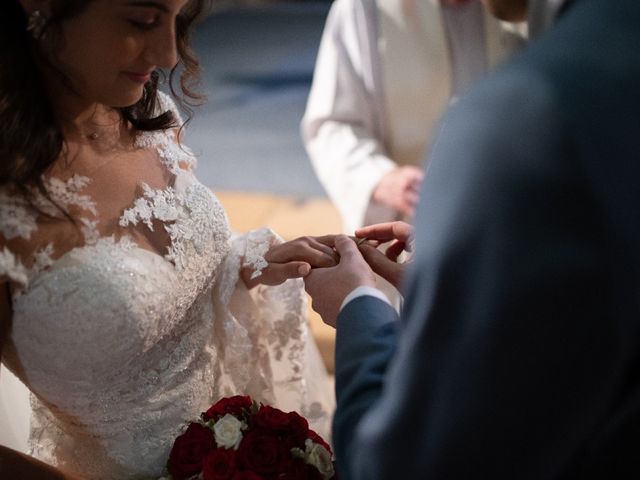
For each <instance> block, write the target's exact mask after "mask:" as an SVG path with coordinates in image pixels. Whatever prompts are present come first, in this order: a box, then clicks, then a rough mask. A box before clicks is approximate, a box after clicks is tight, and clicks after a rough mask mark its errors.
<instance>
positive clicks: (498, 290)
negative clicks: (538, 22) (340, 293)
mask: <svg viewBox="0 0 640 480" xmlns="http://www.w3.org/2000/svg"><path fill="white" fill-rule="evenodd" d="M418 212H419V213H418V218H417V224H416V237H417V240H416V241H417V245H416V252H417V253H416V258H415V260H414V263H413V266H412V268H411V270H410V272H409V275H408V278H407V282H406V285H405V287H406V288H405V298H406V303H405V309H404V313H403V318H402V320H401V321H400V322H397V321H396V319H395V318H394V314H393V311H392V310H391V309H390V308H388V307H387V306H386V305H385V304H384V302H381V301H379V300H378V299H375V298H372V297H362V298H359V299H357V300H355V301H353V302H352V303H351V304H349V305H347V307H346V308H345V309H344V310H343V311H342V312H341V314H340V317H339V319H338V334H337V335H338V337H337V352H336V357H337V358H336V362H337V374H336V391H337V398H338V408H337V412H336V416H335V422H334V443H335V448H336V454H337V458H338V466H339V471H340V473H341V479H342V480H356V479H357V480H376V479H398V478H401V479H422V478H424V479H429V480H436V479H466V478H470V479H471V478H472V479H478V478H482V479H484V478H487V479H497V478H505V479H536V480H537V479H569V478H580V479H583V478H599V479H604V478H606V479H612V478H625V479H626V478H640V1H639V0H576V1H575V2H574V3H573V5H572V7H571V8H570V9H569V10H568V11H567V12H566V13H564V15H563V16H562V17H561V18H560V19H559V21H558V22H557V24H556V25H555V26H554V27H553V28H552V29H551V30H550V31H548V32H547V33H546V34H545V35H544V36H542V37H541V38H540V39H538V40H537V41H535V42H533V44H531V45H530V46H529V47H528V48H527V49H526V50H525V51H524V52H522V53H521V54H520V55H519V56H518V57H516V58H515V59H513V60H512V61H511V62H509V63H508V64H507V65H505V66H503V67H502V68H500V69H499V70H498V71H497V72H496V73H495V74H493V75H492V76H491V77H490V78H487V79H486V80H485V81H483V82H482V83H481V84H479V85H477V86H476V87H475V88H474V89H473V90H472V91H471V92H468V94H467V95H466V96H464V98H462V99H461V100H460V101H459V102H458V103H457V104H456V105H455V106H454V107H453V108H451V109H450V111H449V112H448V113H447V115H446V116H445V119H444V122H443V128H442V131H441V134H440V136H439V137H438V139H437V140H436V144H435V146H434V149H433V151H432V154H431V164H430V167H429V171H428V172H427V176H426V179H425V182H424V186H423V194H422V199H421V205H420V207H419V209H418ZM395 325H400V332H398V333H396V328H395Z"/></svg>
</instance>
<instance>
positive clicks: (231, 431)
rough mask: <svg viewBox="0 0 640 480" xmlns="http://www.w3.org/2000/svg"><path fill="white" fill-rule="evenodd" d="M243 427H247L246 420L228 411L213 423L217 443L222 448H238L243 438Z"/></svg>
mask: <svg viewBox="0 0 640 480" xmlns="http://www.w3.org/2000/svg"><path fill="white" fill-rule="evenodd" d="M243 427H244V428H246V425H245V423H244V422H241V421H240V420H238V419H237V418H236V417H234V416H233V415H230V414H228V413H227V414H226V415H225V416H224V417H222V418H221V419H220V420H218V421H217V422H216V423H214V424H213V434H214V436H215V439H216V445H218V447H221V448H227V449H229V448H233V449H234V450H237V449H238V445H240V441H241V440H242V428H243Z"/></svg>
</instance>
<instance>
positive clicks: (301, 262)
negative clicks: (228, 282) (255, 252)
mask: <svg viewBox="0 0 640 480" xmlns="http://www.w3.org/2000/svg"><path fill="white" fill-rule="evenodd" d="M334 239H335V235H325V236H322V237H300V238H296V239H295V240H291V241H289V242H284V243H281V244H280V245H274V246H273V247H271V248H270V249H269V251H268V252H267V253H266V254H265V256H264V259H265V260H266V261H267V262H268V265H267V266H266V267H265V268H264V269H262V273H261V274H260V275H259V276H257V277H255V278H251V277H252V275H253V273H254V269H253V268H252V267H243V269H242V271H241V273H240V275H241V277H242V280H243V281H244V283H245V285H246V286H247V288H253V287H255V286H256V285H258V284H263V285H280V284H281V283H283V282H284V281H285V280H288V279H289V278H301V277H305V276H307V275H308V274H309V272H310V271H311V269H312V268H318V267H333V266H334V265H336V257H335V254H334V250H333V242H334Z"/></svg>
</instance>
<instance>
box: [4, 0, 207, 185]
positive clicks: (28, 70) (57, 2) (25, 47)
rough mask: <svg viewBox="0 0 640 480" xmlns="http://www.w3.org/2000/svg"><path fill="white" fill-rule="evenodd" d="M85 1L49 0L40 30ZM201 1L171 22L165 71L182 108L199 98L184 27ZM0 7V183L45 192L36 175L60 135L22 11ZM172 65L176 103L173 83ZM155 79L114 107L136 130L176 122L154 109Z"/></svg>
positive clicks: (12, 4)
mask: <svg viewBox="0 0 640 480" xmlns="http://www.w3.org/2000/svg"><path fill="white" fill-rule="evenodd" d="M91 1H93V0H51V2H50V6H51V15H50V18H48V21H47V27H46V28H47V29H46V30H45V34H46V33H47V32H48V31H50V30H52V29H54V28H55V27H56V26H57V25H58V24H59V22H60V21H62V20H64V19H68V18H71V17H73V16H75V15H77V14H79V13H81V12H82V10H83V9H84V8H85V7H86V6H87V5H88V4H89V3H90V2H91ZM207 5H208V2H207V0H191V1H189V2H188V3H187V5H186V6H185V7H184V8H183V9H182V11H181V12H180V14H179V16H178V18H177V20H176V44H177V51H178V58H179V62H178V65H177V66H176V67H175V68H174V69H173V70H171V72H170V73H169V78H168V80H169V85H170V88H171V93H172V94H173V96H174V97H175V98H176V100H177V101H178V103H179V104H180V105H181V106H183V107H184V108H185V109H186V110H187V111H189V109H188V107H189V106H190V105H191V106H193V105H194V104H195V103H197V102H198V101H199V100H200V99H201V98H202V97H201V96H200V95H198V94H197V93H195V92H194V91H193V90H191V88H190V86H191V85H193V84H194V81H195V80H196V79H197V75H198V73H199V70H200V65H199V63H198V61H197V59H196V58H195V56H194V54H193V53H192V52H191V50H190V49H189V46H188V43H189V33H190V27H191V26H192V24H193V23H194V21H195V20H196V19H198V18H199V17H200V16H201V14H203V13H204V12H205V10H206V7H207ZM0 8H1V9H2V14H0V186H3V185H8V186H11V187H15V188H17V189H18V190H20V191H21V192H23V193H24V194H26V195H27V197H31V195H30V194H29V191H30V187H36V188H37V189H38V190H40V191H41V192H42V193H44V194H45V195H47V194H46V191H45V189H44V186H43V183H42V174H43V173H44V172H45V171H46V170H47V169H48V168H49V167H50V166H51V165H52V164H53V163H54V162H55V160H56V159H57V158H58V157H59V156H60V154H61V152H62V149H63V146H64V137H63V134H62V130H61V128H60V125H59V124H58V122H57V120H56V117H55V115H54V112H53V109H52V107H51V104H50V102H49V99H48V97H47V93H46V87H45V84H44V81H43V79H42V77H41V75H40V69H39V67H38V60H42V57H41V56H40V54H39V50H38V48H37V46H36V41H35V40H33V38H32V36H31V34H30V32H27V22H28V19H27V17H26V15H25V12H24V10H23V9H22V7H21V6H20V4H19V3H18V0H9V1H8V2H3V5H2V7H0ZM45 41H46V40H45ZM178 68H179V69H180V78H179V84H180V89H181V91H182V94H183V95H182V97H183V98H184V100H182V101H181V99H180V97H179V96H178V95H176V92H175V90H174V86H173V80H174V76H176V72H177V69H178ZM161 78H162V77H161V73H160V72H158V71H156V72H153V74H152V77H151V80H150V81H149V82H148V83H147V84H146V85H145V88H144V93H143V96H142V98H141V99H140V100H139V101H138V103H136V104H135V105H132V106H129V107H126V108H120V112H121V113H122V117H123V119H124V120H126V121H128V122H129V123H131V125H132V126H133V128H134V129H136V130H138V131H150V130H161V129H166V128H170V127H175V126H178V125H177V122H176V119H175V118H174V115H173V114H172V113H171V112H163V113H161V114H160V115H157V113H156V112H157V106H158V102H159V101H158V84H159V82H160V80H161ZM47 196H48V195H47Z"/></svg>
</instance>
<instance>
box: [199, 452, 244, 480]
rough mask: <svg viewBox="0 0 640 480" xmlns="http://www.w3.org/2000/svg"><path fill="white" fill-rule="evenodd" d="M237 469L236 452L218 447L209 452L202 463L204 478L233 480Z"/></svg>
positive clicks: (206, 479) (209, 479)
mask: <svg viewBox="0 0 640 480" xmlns="http://www.w3.org/2000/svg"><path fill="white" fill-rule="evenodd" d="M235 471H236V452H235V450H232V449H229V450H227V449H226V448H216V449H215V450H212V451H211V452H209V454H208V455H207V456H206V457H205V459H204V462H203V464H202V472H203V474H204V480H231V478H232V477H233V474H234V473H235Z"/></svg>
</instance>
